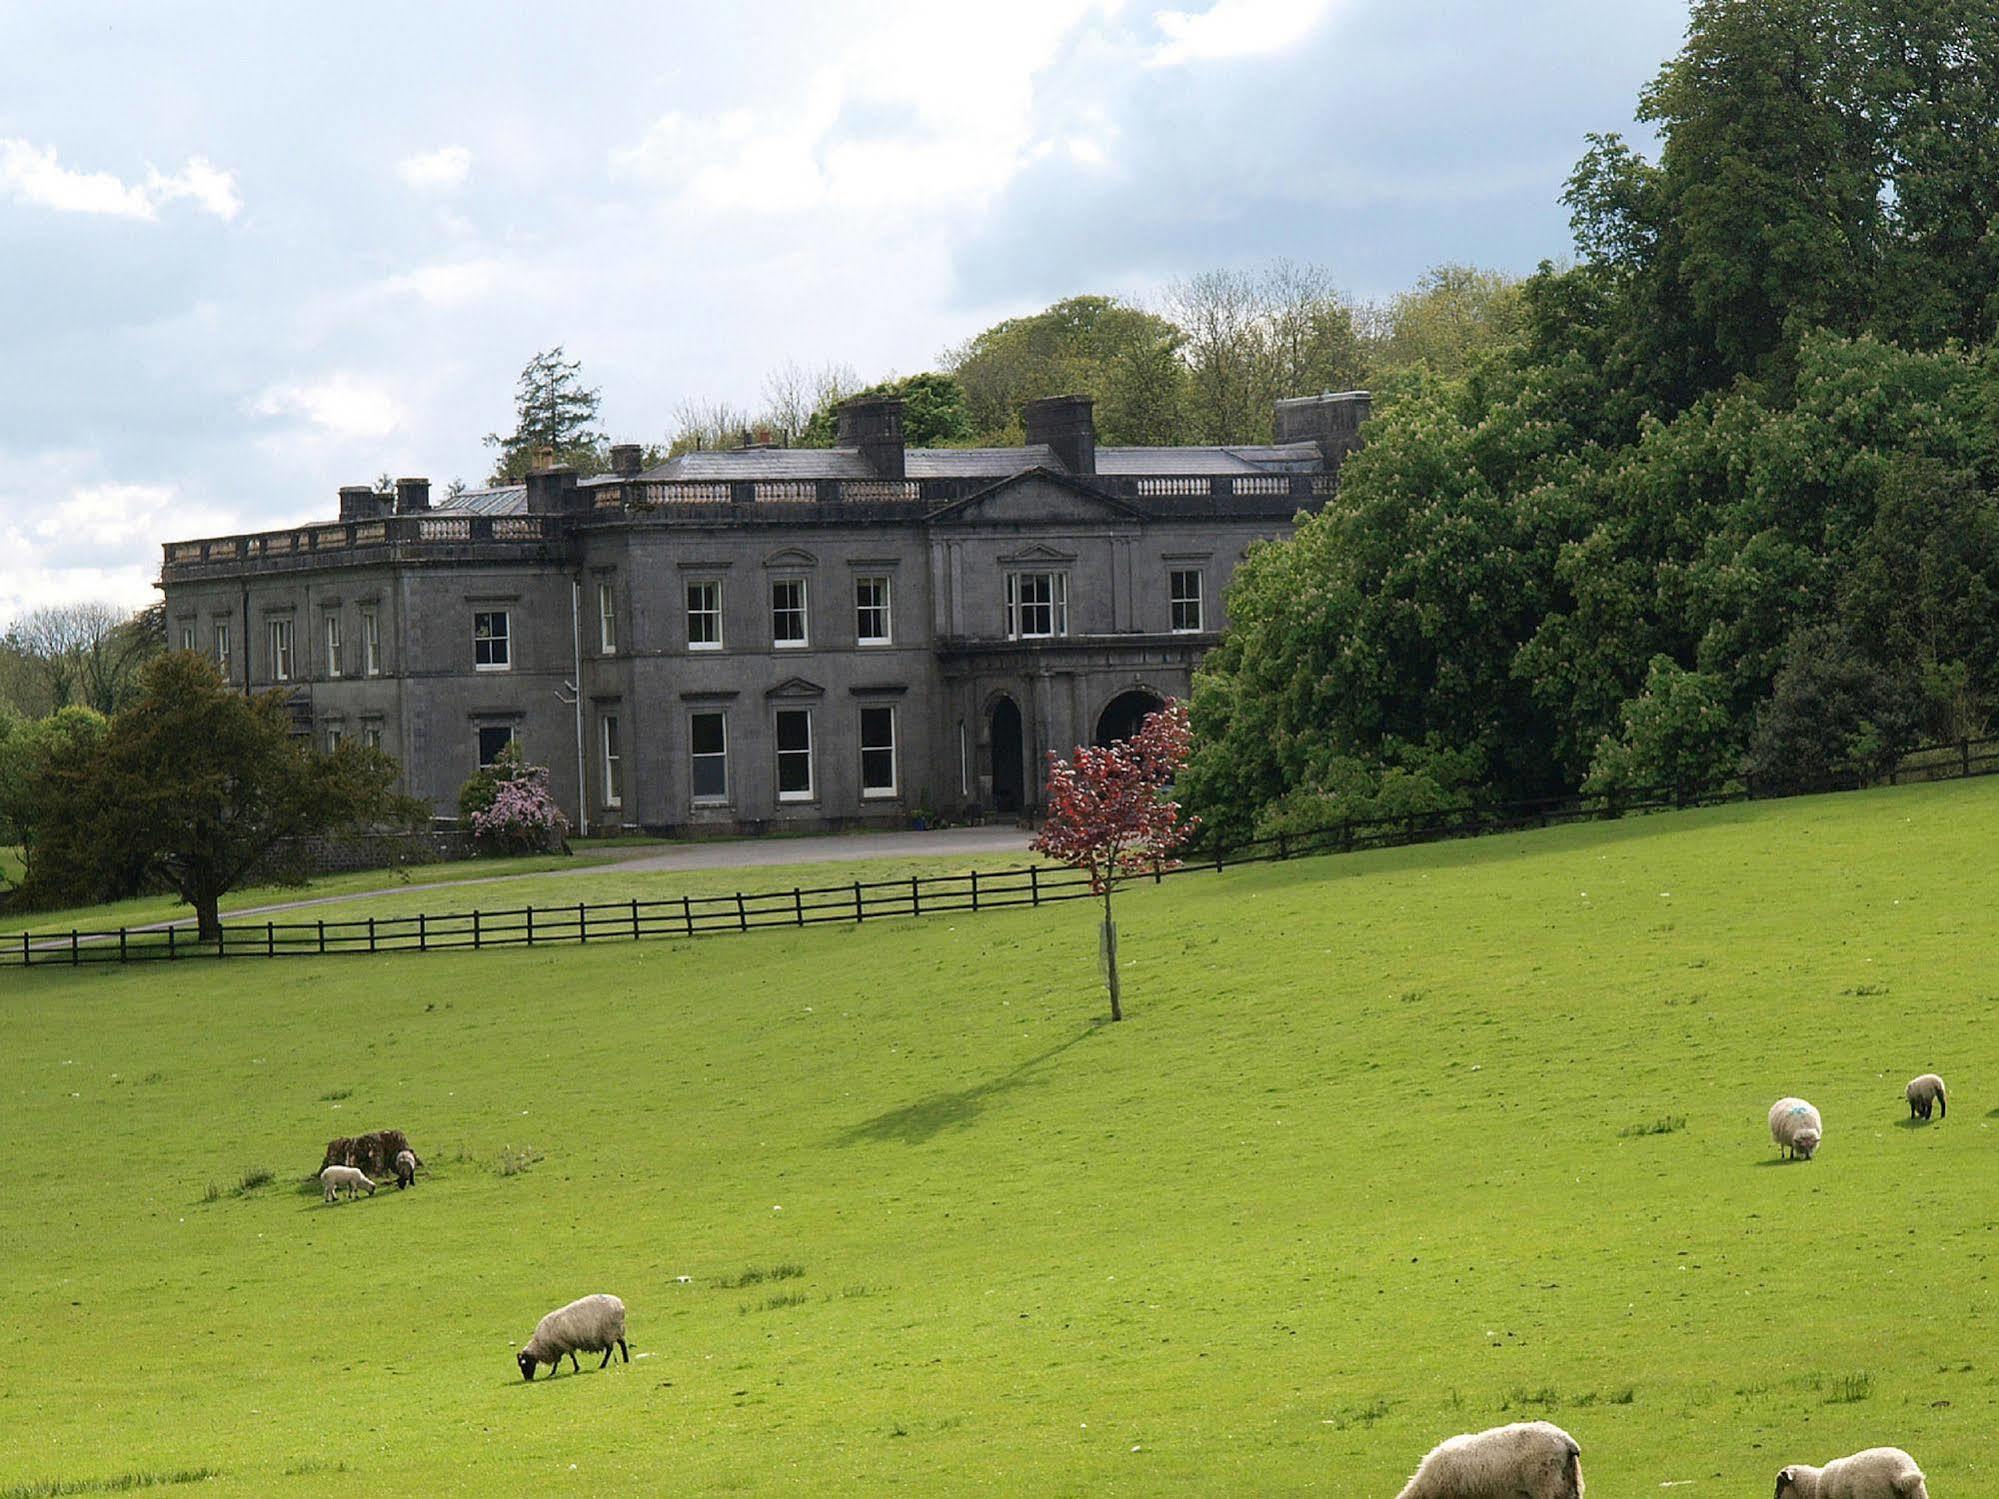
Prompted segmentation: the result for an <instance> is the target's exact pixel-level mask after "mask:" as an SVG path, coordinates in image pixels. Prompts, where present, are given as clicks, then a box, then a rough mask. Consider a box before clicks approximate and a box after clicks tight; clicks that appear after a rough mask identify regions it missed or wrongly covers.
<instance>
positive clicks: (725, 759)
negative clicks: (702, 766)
mask: <svg viewBox="0 0 1999 1499" xmlns="http://www.w3.org/2000/svg"><path fill="white" fill-rule="evenodd" d="M697 718H712V719H714V720H715V722H716V723H718V724H720V725H721V727H722V748H721V749H720V750H710V751H705V752H699V753H697V752H696V750H695V748H694V721H695V720H696V719H697ZM698 760H720V761H721V762H722V789H721V790H720V791H713V792H705V793H704V792H700V791H696V790H695V789H694V769H695V762H696V761H698ZM687 799H688V801H689V802H690V803H692V804H693V805H694V806H697V807H722V806H727V805H728V802H729V715H728V714H727V713H725V712H723V711H722V710H721V709H720V708H696V709H694V710H693V711H692V712H690V713H689V714H688V715H687Z"/></svg>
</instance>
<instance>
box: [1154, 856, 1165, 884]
mask: <svg viewBox="0 0 1999 1499" xmlns="http://www.w3.org/2000/svg"><path fill="white" fill-rule="evenodd" d="M1165 878H1166V876H1165V875H1163V874H1161V873H1160V872H1159V861H1158V860H1157V859H1154V860H1153V861H1152V883H1153V884H1155V885H1156V884H1158V883H1159V882H1160V881H1161V880H1163V879H1165Z"/></svg>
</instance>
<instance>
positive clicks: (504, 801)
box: [472, 765, 569, 854]
mask: <svg viewBox="0 0 1999 1499" xmlns="http://www.w3.org/2000/svg"><path fill="white" fill-rule="evenodd" d="M568 832H569V819H568V818H566V817H564V816H563V815H562V809H561V808H559V807H557V806H556V805H555V798H554V797H552V796H550V795H549V794H548V767H547V766H545V765H518V766H515V767H511V768H510V770H509V773H508V774H507V775H506V776H505V778H504V779H502V780H499V781H497V782H496V783H495V784H494V787H493V799H492V801H491V802H489V803H488V804H487V805H486V806H485V807H483V808H481V809H480V810H479V811H477V812H474V813H473V814H472V834H473V836H474V837H475V838H477V839H478V840H479V842H480V844H481V845H482V846H483V847H485V848H488V849H490V850H492V851H493V852H495V853H504V854H529V853H539V852H540V851H542V850H543V849H548V848H554V847H558V846H560V845H561V844H562V842H563V840H564V838H565V836H566V835H567V834H568Z"/></svg>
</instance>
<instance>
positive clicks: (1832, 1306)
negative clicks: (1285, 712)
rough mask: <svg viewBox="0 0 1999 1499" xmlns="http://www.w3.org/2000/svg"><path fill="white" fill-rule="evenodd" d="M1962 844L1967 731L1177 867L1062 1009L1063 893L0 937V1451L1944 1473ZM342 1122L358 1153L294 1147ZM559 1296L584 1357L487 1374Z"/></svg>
mask: <svg viewBox="0 0 1999 1499" xmlns="http://www.w3.org/2000/svg"><path fill="white" fill-rule="evenodd" d="M1995 838H1999V783H1990V782H1969V783H1957V784H1948V785H1939V786H1931V787H1922V788H1915V789H1904V790H1900V791H1884V792H1871V793H1865V794H1860V795H1852V796H1844V797H1836V798H1821V799H1813V800H1805V801H1794V802H1786V803H1765V804H1757V805H1753V806H1747V807H1729V808H1721V809H1715V810H1711V811H1706V812H1697V813H1686V814H1678V815H1673V816H1661V817H1654V818H1648V819H1641V820H1633V821H1627V822H1621V823H1605V824H1595V825H1591V826H1587V827H1577V828H1569V829H1560V830H1555V831H1550V832H1542V833H1531V834H1525V835H1520V836H1516V837H1510V838H1503V839H1502V838H1493V839H1485V840H1479V841H1475V842H1465V843H1455V844H1444V845H1435V846H1431V847H1426V848H1417V849H1406V850H1394V851H1386V852H1382V853H1377V854H1369V855H1360V856H1353V857H1348V858H1341V859H1322V860H1301V861H1297V862H1294V863H1290V864H1284V865H1267V866H1259V867H1255V868H1250V869H1244V870H1238V871H1232V872H1230V873H1229V874H1226V875H1221V876H1216V875H1213V874H1207V873H1198V874H1188V875H1186V876H1184V877H1181V878H1178V879H1174V880H1169V881H1167V882H1166V883H1165V884H1164V885H1162V886H1159V887H1157V888H1154V887H1150V886H1145V887H1137V888H1134V889H1133V890H1131V891H1130V892H1128V894H1127V895H1126V896H1124V897H1121V902H1122V904H1121V910H1120V925H1121V929H1122V939H1123V941H1122V946H1123V951H1124V954H1125V993H1126V1004H1127V1011H1128V1014H1129V1017H1130V1018H1129V1019H1128V1020H1127V1021H1126V1022H1125V1024H1123V1025H1121V1026H1115V1027H1114V1026H1110V1025H1108V1024H1104V1023H1101V1022H1100V1021H1099V1020H1098V1019H1097V1018H1096V1017H1098V1016H1100V1015H1101V1014H1102V1013H1103V1011H1104V1001H1103V997H1102V991H1101V988H1100V986H1099V984H1098V981H1097V973H1096V934H1095V931H1094V928H1093V925H1092V912H1091V908H1090V907H1089V906H1088V905H1087V904H1086V903H1077V904H1073V905H1066V906H1058V907H1054V908H1052V909H1043V910H1041V911H1019V912H1010V913H1001V914H988V915H982V916H978V917H970V916H965V917H960V918H956V919H953V918H950V917H944V918H933V919H925V920H923V921H921V922H917V923H911V922H893V923H891V922H883V923H880V924H878V925H877V924H870V925H869V926H867V927H864V928H862V929H860V930H858V931H856V930H852V929H844V928H826V929H820V930H813V931H805V932H788V931H778V932H773V933H767V934H759V935H755V936H750V937H712V938H705V939H702V940H700V941H697V942H692V943H688V942H679V943H674V942H656V943H646V944H637V945H622V946H613V945H606V946H602V947H599V946H597V945H595V944H593V945H592V946H590V947H589V948H587V949H562V950H535V951H532V952H528V951H514V952H505V953H484V954H469V953H467V954H454V955H437V954H432V955H408V956H398V957H383V958H376V959H368V958H336V959H328V960H323V961H319V960H290V961H278V962H259V961H245V962H241V963H226V964H215V963H210V962H203V963H182V964H176V965H174V966H173V967H171V968H168V967H166V966H165V965H156V966H150V967H135V968H133V969H129V970H119V969H116V968H114V967H106V968H84V969H79V970H69V969H49V970H41V971H36V972H33V973H21V972H18V971H13V972H7V973H4V974H0V1135H4V1138H5V1139H6V1141H7V1142H8V1160H7V1163H6V1168H5V1172H4V1181H5V1203H4V1209H0V1269H3V1270H4V1284H5V1286H6V1294H5V1296H4V1298H0V1343H4V1346H6V1347H7V1348H8V1350H9V1353H10V1357H9V1358H8V1359H7V1360H6V1365H5V1373H4V1374H0V1496H5V1495H8V1494H13V1493H41V1492H45V1491H46V1490H44V1489H42V1488H39V1487H37V1485H44V1484H49V1483H52V1482H55V1481H62V1482H68V1483H99V1484H104V1483H110V1482H115V1481H120V1480H123V1479H127V1478H129V1477H131V1476H132V1475H154V1476H158V1477H171V1476H173V1475H175V1474H183V1475H186V1474H192V1473H201V1472H204V1471H207V1472H212V1474H213V1475H214V1476H211V1477H207V1478H205V1479H203V1480H201V1481H200V1482H199V1483H198V1485H190V1486H189V1487H187V1488H185V1489H178V1488H175V1489H167V1490H163V1492H169V1493H171V1492H188V1493H193V1492H200V1493H204V1494H210V1493H212V1494H230V1495H239V1494H240V1495H265V1494H279V1495H286V1494H379V1493H412V1494H414V1493H431V1494H437V1493H465V1494H504V1495H513V1494H518V1493H524V1492H530V1491H546V1490H548V1489H550V1488H557V1489H560V1490H562V1491H564V1492H616V1491H631V1492H645V1493H667V1492H743V1493H758V1492H775V1491H783V1490H793V1489H800V1488H804V1487H806V1486H808V1485H810V1486H811V1487H813V1488H815V1489H822V1490H826V1491H830V1492H846V1493H866V1494H873V1493H880V1492H884V1491H889V1490H901V1491H906V1492H912V1493H926V1494H927V1493H935V1492H946V1493H955V1492H971V1491H986V1492H999V1493H1035V1494H1096V1493H1104V1492H1112V1493H1132V1494H1140V1493H1144V1494H1152V1493H1162V1492H1164V1493H1186V1494H1223V1493H1245V1494H1246V1493H1257V1494H1266V1493H1289V1492H1306V1491H1310V1492H1316V1493H1323V1494H1338V1495H1346V1494H1351V1495H1357V1496H1370V1495H1371V1496H1386V1495H1389V1494H1392V1493H1394V1492H1395V1490H1396V1488H1397V1487H1398V1485H1399V1484H1400V1483H1401V1482H1402V1480H1403V1479H1405V1478H1406V1477H1407V1476H1408V1474H1409V1473H1410V1472H1411V1471H1412V1470H1413V1468H1414V1467H1415V1464H1416V1462H1417V1460H1418V1459H1419V1458H1420V1457H1421V1455H1422V1454H1423V1452H1424V1451H1425V1450H1427V1448H1428V1447H1429V1446H1430V1445H1431V1444H1432V1443H1433V1442H1434V1441H1435V1440H1436V1439H1437V1438H1439V1437H1440V1436H1443V1435H1446V1434H1448V1433H1450V1432H1454V1431H1460V1430H1470V1429H1475V1428H1478V1427H1482V1426H1487V1425H1491V1424H1494V1423H1497V1422H1502V1421H1507V1420H1514V1419H1523V1418H1527V1417H1530V1416H1546V1417H1548V1418H1550V1419H1553V1420H1555V1421H1558V1422H1560V1423H1561V1424H1562V1425H1563V1426H1565V1427H1566V1428H1568V1429H1569V1430H1570V1431H1572V1432H1573V1433H1574V1434H1575V1435H1576V1436H1577V1437H1578V1439H1579V1440H1580V1441H1581V1443H1582V1445H1583V1449H1584V1470H1585V1472H1586V1474H1587V1476H1588V1479H1589V1483H1590V1492H1591V1493H1592V1494H1596V1495H1605V1496H1612V1499H1615V1496H1619V1495H1635V1494H1639V1493H1649V1492H1655V1491H1659V1490H1660V1489H1661V1486H1662V1485H1666V1484H1681V1485H1684V1486H1685V1487H1684V1488H1683V1489H1675V1490H1671V1492H1687V1493H1691V1494H1695V1495H1699V1494H1715V1495H1720V1494H1750V1493H1755V1494H1761V1493H1766V1492H1768V1489H1769V1486H1770V1483H1771V1479H1772V1476H1773V1475H1774V1472H1775V1470H1776V1469H1777V1467H1779V1466H1780V1465H1781V1464H1782V1463H1784V1462H1786V1461H1805V1460H1812V1461H1823V1460H1825V1459H1826V1458H1828V1457H1830V1456H1833V1455H1836V1454H1839V1453H1843V1452H1848V1451H1851V1450H1854V1449H1855V1448H1858V1447H1863V1446H1866V1445H1869V1444H1871V1443H1877V1442H1892V1443H1895V1444H1897V1445H1901V1446H1905V1447H1907V1448H1909V1449H1910V1450H1911V1451H1913V1452H1914V1453H1915V1454H1916V1455H1917V1457H1918V1458H1919V1459H1920V1460H1921V1461H1922V1463H1923V1465H1924V1467H1925V1468H1926V1469H1927V1471H1928V1472H1929V1475H1930V1479H1931V1486H1932V1491H1933V1492H1934V1493H1936V1494H1938V1495H1940V1496H1943V1495H1969V1494H1973V1493H1978V1492H1990V1491H1991V1485H1992V1480H1991V1479H1990V1477H1989V1476H1987V1475H1988V1474H1989V1472H1990V1463H1991V1456H1990V1454H1991V1432H1992V1430H1993V1426H1994V1422H1995V1417H1999V1354H1995V1353H1994V1351H1993V1350H1994V1346H1995V1345H1994V1333H1995V1331H1999V1327H1995V1314H1999V1308H1995V1303H1994V1281H1993V1272H1994V1264H1995V1257H1999V1204H1995V1201H1994V1195H1993V1192H1992V1183H1993V1182H1994V1180H1995V1175H1994V1170H1995V1162H1999V1137H1995V1133H1994V1130H1993V1127H1992V1119H1993V1117H1994V1116H1995V1115H1999V1110H1995V1109H1994V1107H1993V1105H1994V1103H1995V1102H1999V1098H1995V1094H1999V1084H1995V1082H1994V1080H1995V1079H1999V1027H1995V1024H1994V1021H1995V1019H1999V977H1995V975H1994V974H1993V972H1992V970H1991V966H1990V952H1991V948H1992V937H1993V930H1992V928H1993V898H1992V897H1993V880H1992V877H1991V873H1990V870H1991V866H1992V854H1991V849H1992V846H1993V844H1994V842H1995ZM728 873H729V874H733V873H734V872H733V871H731V872H728ZM746 873H758V872H756V871H749V872H746ZM772 874H773V876H774V877H773V879H772V880H771V881H770V883H777V884H789V883H790V880H789V878H788V876H783V875H778V874H777V873H776V872H772ZM1931 1067H1934V1068H1936V1069H1937V1070H1939V1071H1941V1072H1943V1073H1944V1074H1945V1075H1946V1077H1948V1078H1949V1079H1950V1081H1951V1084H1952V1088H1953V1093H1952V1102H1953V1107H1952V1109H1951V1112H1950V1116H1949V1118H1948V1120H1946V1121H1944V1122H1942V1123H1941V1124H1936V1125H1932V1126H1929V1127H1927V1128H1910V1127H1908V1126H1907V1125H1906V1124H1905V1122H1904V1121H1905V1118H1906V1113H1907V1110H1906V1107H1905V1105H1904V1104H1903V1102H1902V1099H1901V1089H1902V1084H1903V1082H1904V1081H1905V1080H1906V1079H1907V1078H1908V1077H1910V1076H1911V1075H1913V1074H1915V1073H1917V1072H1920V1071H1924V1070H1926V1069H1929V1068H1931ZM1786 1092H1797V1093H1801V1094H1803V1095H1805V1096H1806V1097H1808V1098H1810V1099H1812V1100H1813V1101H1814V1102H1815V1103H1817V1104H1818V1105H1819V1107H1820V1108H1821V1110H1822V1111H1823V1112H1824V1114H1825V1119H1826V1129H1827V1137H1826V1142H1825V1145H1824V1147H1823V1149H1822V1150H1821V1152H1820V1154H1819V1157H1818V1159H1817V1160H1816V1161H1814V1162H1811V1163H1809V1164H1800V1165H1795V1166H1779V1165H1777V1164H1776V1155H1775V1151H1774V1149H1773V1148H1772V1146H1771V1144H1770V1141H1769V1137H1768V1134H1767V1132H1766V1130H1765V1125H1764V1115H1765V1113H1766V1111H1767V1109H1768V1107H1769V1105H1770V1103H1771V1102H1772V1100H1774V1099H1775V1098H1776V1097H1778V1096H1779V1095H1780V1094H1782V1093H1786ZM388 1125H394V1126H398V1127H401V1128H404V1129H407V1130H408V1131H409V1132H410V1134H411V1135H412V1136H413V1138H414V1139H415V1141H416V1143H417V1145H418V1148H419V1149H420V1150H422V1151H423V1152H424V1153H425V1154H426V1155H427V1157H428V1159H429V1160H430V1162H431V1165H432V1170H431V1171H430V1173H429V1174H428V1175H427V1176H426V1177H424V1178H422V1179H420V1181H419V1184H418V1187H417V1189H416V1190H415V1191H412V1192H409V1193H402V1194H399V1193H397V1192H395V1191H394V1190H393V1189H392V1188H391V1189H390V1190H387V1191H385V1192H383V1193H381V1194H378V1195H377V1196H375V1197H374V1198H372V1199H365V1200H363V1201H360V1202H358V1203H354V1204H351V1205H350V1204H345V1203H343V1204H341V1205H340V1206H338V1207H334V1208H327V1207H325V1206H323V1205H322V1204H321V1203H320V1201H319V1200H318V1197H317V1194H316V1192H311V1193H307V1192H301V1191H299V1190H297V1189H296V1184H297V1183H298V1182H299V1180H300V1179H301V1178H302V1177H304V1176H305V1175H307V1174H308V1173H309V1172H310V1171H312V1170H313V1168H315V1167H316V1166H317V1165H318V1162H319V1159H320V1151H321V1148H322V1146H323V1144H324V1142H325V1140H326V1138H327V1137H328V1136H331V1135H335V1134H353V1133H358V1132H360V1131H362V1130H365V1129H370V1128H377V1127H382V1126H388ZM535 1153H538V1156H539V1158H538V1159H535V1158H534V1155H535ZM523 1162H526V1167H525V1169H514V1168H517V1167H519V1166H521V1165H522V1163H523ZM264 1170H268V1171H271V1172H274V1173H275V1176H276V1179H275V1180H274V1181H273V1182H271V1183H270V1184H268V1185H263V1186H256V1187H251V1188H249V1189H248V1190H239V1184H240V1183H241V1182H242V1181H243V1180H244V1179H245V1177H246V1175H249V1174H251V1173H254V1172H257V1171H264ZM211 1184H212V1185H213V1187H214V1188H215V1191H214V1193H213V1196H212V1199H211V1193H210V1187H211ZM597 1290H608V1291H614V1292H616V1293H617V1294H619V1295H620V1296H622V1297H623V1298H624V1299H625V1301H626V1302H627V1304H628V1305H629V1307H630V1333H631V1338H632V1343H633V1351H634V1354H635V1360H634V1362H632V1363H631V1364H630V1365H629V1366H622V1365H620V1366H614V1367H613V1368H612V1369H610V1370H608V1371H606V1372H604V1373H601V1374H600V1373H598V1372H597V1371H596V1370H595V1367H594V1362H595V1361H594V1360H592V1359H587V1358H586V1360H585V1372H584V1373H583V1374H582V1375H580V1376H574V1375H570V1374H568V1373H566V1372H565V1373H564V1374H562V1375H561V1376H559V1377H557V1378H554V1379H552V1380H550V1379H547V1378H546V1377H544V1378H542V1379H538V1380H537V1381H536V1382H535V1383H534V1384H532V1385H527V1384H523V1383H522V1381H521V1379H520V1377H519V1375H518V1373H517V1372H516V1370H515V1368H514V1364H513V1345H514V1344H515V1343H517V1342H518V1341H520V1340H523V1339H525V1338H526V1337H527V1335H528V1334H529V1332H530V1331H531V1330H532V1328H533V1326H534V1323H535V1320H536V1318H537V1317H539V1316H540V1314H541V1313H542V1312H544V1311H546V1310H548V1309H549V1308H551V1307H553V1306H555V1305H557V1304H559V1303H561V1302H564V1301H567V1300H569V1299H570V1298H572V1297H574V1296H578V1295H581V1294H583V1293H585V1292H589V1291H597ZM9 1485H19V1486H20V1487H18V1488H9V1487H8V1486H9ZM84 1491H86V1492H87V1491H88V1490H84ZM65 1492H67V1491H65Z"/></svg>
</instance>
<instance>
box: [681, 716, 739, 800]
mask: <svg viewBox="0 0 1999 1499" xmlns="http://www.w3.org/2000/svg"><path fill="white" fill-rule="evenodd" d="M687 737H688V744H689V746H690V748H691V749H692V754H691V756H690V757H689V758H690V770H691V777H690V781H691V788H692V791H693V795H694V800H696V801H697V802H701V801H711V802H712V801H724V800H727V798H728V795H729V761H728V755H727V746H728V735H727V729H726V725H725V723H724V721H723V717H722V715H721V714H719V713H696V714H694V715H692V716H691V717H690V718H689V719H688V736H687Z"/></svg>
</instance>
